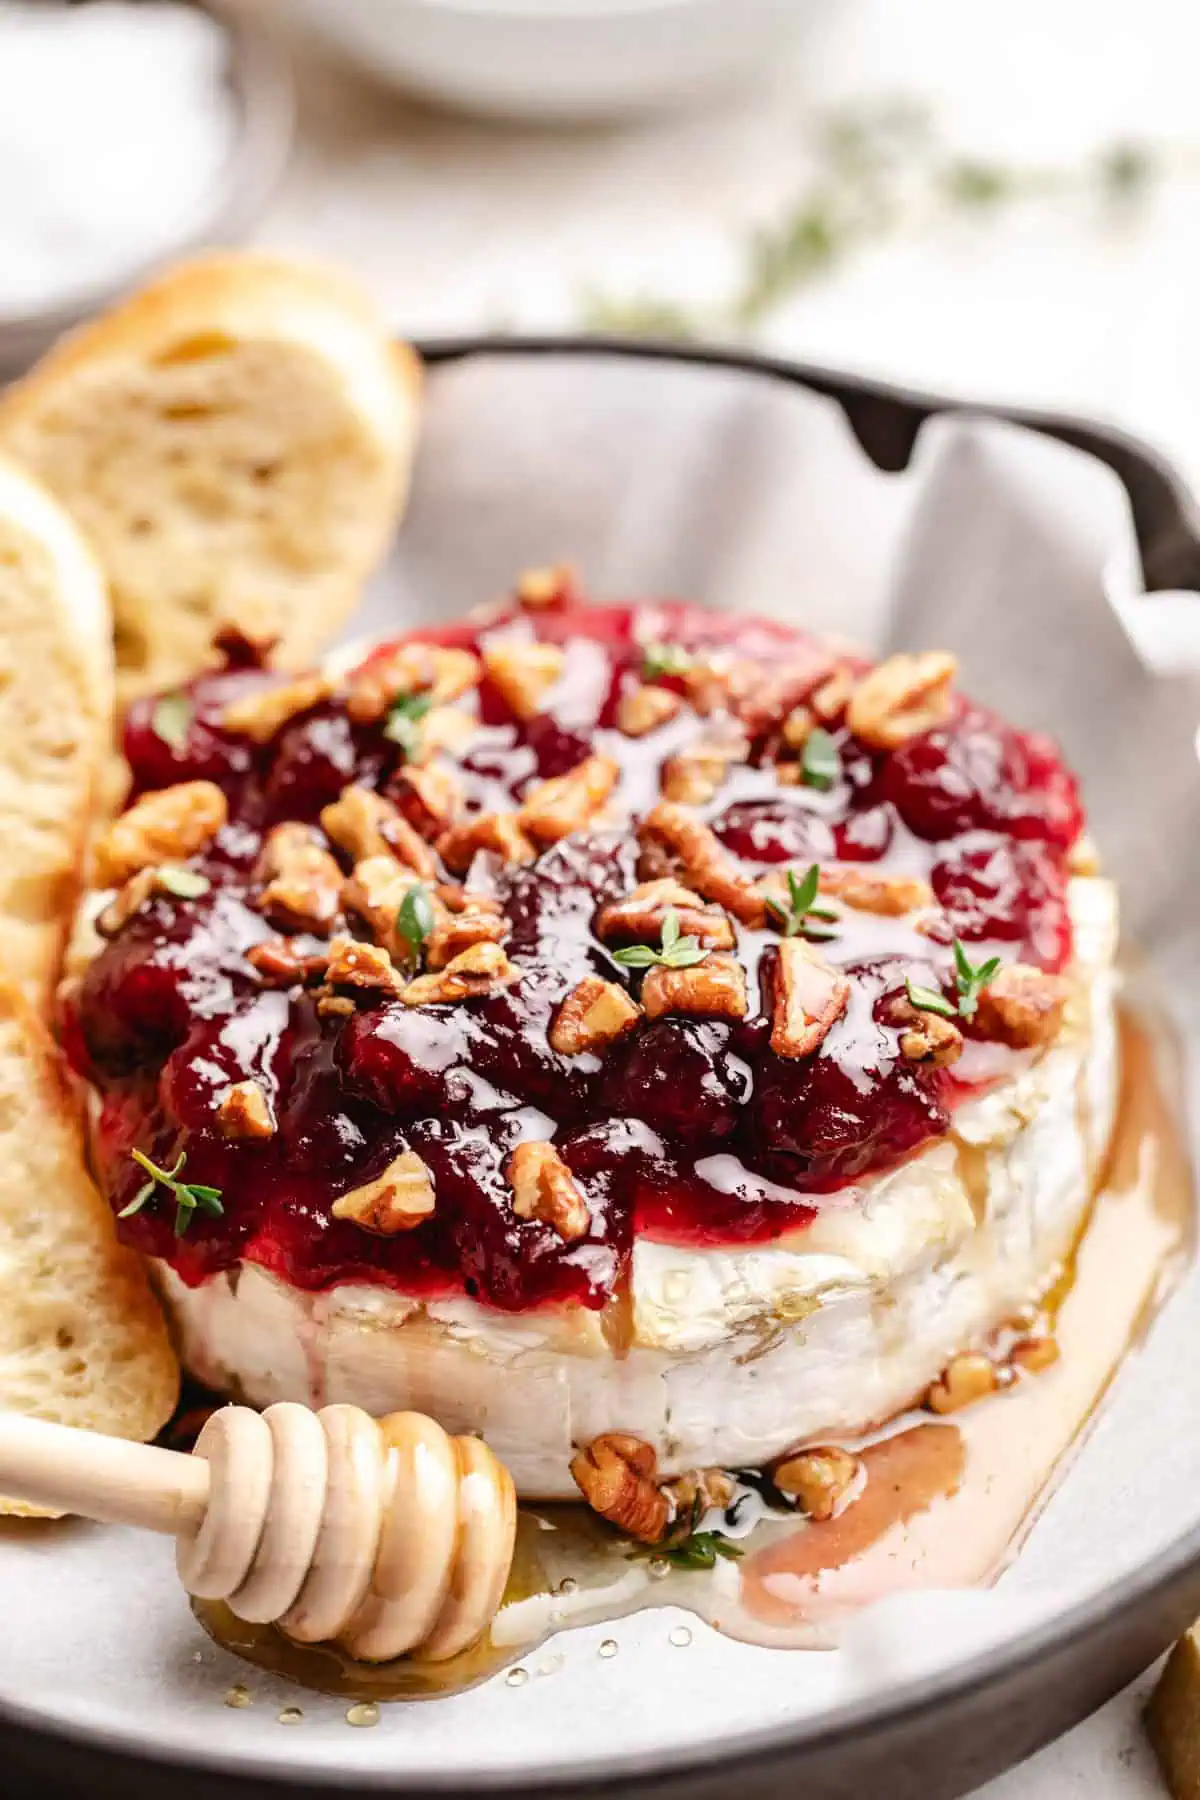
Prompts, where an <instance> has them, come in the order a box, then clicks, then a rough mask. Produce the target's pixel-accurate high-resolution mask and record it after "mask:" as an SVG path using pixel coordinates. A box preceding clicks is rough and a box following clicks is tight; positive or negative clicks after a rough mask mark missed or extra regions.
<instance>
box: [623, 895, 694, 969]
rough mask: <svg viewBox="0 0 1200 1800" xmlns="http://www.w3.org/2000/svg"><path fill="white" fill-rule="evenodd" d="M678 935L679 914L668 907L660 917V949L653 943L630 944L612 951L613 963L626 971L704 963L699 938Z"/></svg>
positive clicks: (672, 967) (689, 966)
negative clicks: (616, 963) (619, 964)
mask: <svg viewBox="0 0 1200 1800" xmlns="http://www.w3.org/2000/svg"><path fill="white" fill-rule="evenodd" d="M679 934H680V924H679V914H678V913H677V912H676V910H675V908H674V907H673V906H669V907H668V908H667V910H666V912H665V913H664V915H663V922H662V947H661V949H658V950H656V949H655V948H654V946H653V945H652V944H630V945H628V947H627V948H626V949H624V950H614V951H613V961H614V962H619V963H621V964H622V965H623V967H625V968H626V969H652V968H654V967H655V966H656V965H657V966H659V967H661V968H664V969H690V968H693V967H694V966H695V964H696V963H700V962H703V961H704V959H705V957H706V956H707V955H708V951H707V950H706V949H705V948H704V946H703V945H702V944H701V942H700V940H699V938H695V937H691V936H688V937H681V936H680V935H679Z"/></svg>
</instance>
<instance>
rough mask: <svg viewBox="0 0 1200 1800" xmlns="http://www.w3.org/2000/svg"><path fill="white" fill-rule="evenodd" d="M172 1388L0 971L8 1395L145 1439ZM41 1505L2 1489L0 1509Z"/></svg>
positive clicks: (32, 1030) (173, 1372) (50, 1055)
mask: <svg viewBox="0 0 1200 1800" xmlns="http://www.w3.org/2000/svg"><path fill="white" fill-rule="evenodd" d="M178 1394H179V1365H178V1363H177V1361H176V1359H175V1353H174V1351H173V1350H172V1348H171V1344H170V1340H169V1338H168V1336H167V1328H166V1325H165V1323H164V1320H163V1316H162V1313H161V1311H160V1309H159V1306H158V1302H157V1301H156V1299H155V1298H154V1295H153V1294H152V1293H151V1291H150V1288H149V1285H148V1283H147V1280H146V1274H145V1270H144V1269H143V1266H142V1262H141V1259H140V1257H138V1256H136V1255H135V1254H134V1252H133V1251H132V1250H127V1249H125V1248H124V1246H123V1245H121V1244H119V1243H118V1242H117V1236H116V1232H115V1231H114V1229H113V1221H112V1215H111V1213H110V1212H109V1209H108V1205H107V1202H106V1201H105V1200H104V1199H103V1198H102V1196H101V1195H100V1193H99V1192H98V1191H97V1189H96V1186H95V1184H94V1183H93V1181H92V1179H91V1177H90V1176H89V1175H88V1173H87V1168H86V1165H85V1163H84V1155H83V1144H82V1141H81V1136H80V1129H79V1125H78V1122H77V1119H76V1115H75V1110H74V1108H73V1107H72V1105H71V1101H70V1098H69V1096H68V1094H67V1091H66V1089H65V1086H64V1076H63V1071H62V1068H61V1064H60V1061H59V1058H58V1054H57V1052H56V1050H55V1048H54V1045H53V1044H52V1042H51V1040H50V1038H49V1036H48V1035H47V1033H46V1031H45V1029H44V1027H43V1026H42V1025H41V1024H39V1022H38V1020H37V1019H36V1018H35V1017H34V1015H33V1013H32V1012H31V1010H30V1008H29V1007H28V1005H27V1004H26V1002H25V1001H24V999H23V998H22V996H21V994H20V992H19V990H18V989H17V988H16V987H14V986H12V985H11V984H9V983H0V1407H4V1408H8V1409H9V1410H12V1411H16V1412H24V1413H32V1414H34V1415H35V1416H36V1417H37V1418H40V1419H55V1420H58V1421H59V1422H60V1423H62V1424H64V1425H80V1426H83V1427H85V1428H86V1429H87V1430H90V1431H104V1432H110V1433H112V1434H113V1435H115V1436H117V1437H127V1438H138V1439H146V1438H151V1437H153V1436H154V1434H155V1432H156V1431H158V1429H159V1428H160V1426H162V1425H163V1424H165V1423H166V1421H167V1419H168V1418H169V1417H170V1416H171V1412H172V1410H173V1408H174V1406H175V1402H176V1400H177V1398H178ZM34 1510H35V1509H33V1508H30V1507H27V1506H24V1505H22V1504H20V1503H19V1502H15V1501H6V1500H2V1499H0V1512H13V1513H25V1514H27V1513H30V1512H32V1511H34Z"/></svg>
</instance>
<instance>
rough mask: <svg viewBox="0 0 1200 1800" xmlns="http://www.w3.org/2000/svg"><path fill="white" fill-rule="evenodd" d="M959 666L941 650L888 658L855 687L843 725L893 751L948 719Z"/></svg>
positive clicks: (878, 747) (876, 746)
mask: <svg viewBox="0 0 1200 1800" xmlns="http://www.w3.org/2000/svg"><path fill="white" fill-rule="evenodd" d="M957 669H958V662H957V660H956V658H954V657H953V656H951V655H950V654H949V653H948V652H947V651H945V650H926V651H923V652H922V654H921V655H920V656H907V655H899V656H889V657H888V659H887V661H886V662H882V663H880V664H879V665H878V667H877V668H874V669H872V670H871V672H870V674H869V675H864V676H863V678H862V680H861V681H859V682H858V683H857V684H856V685H855V689H854V692H853V693H852V694H851V696H850V703H849V705H848V706H847V708H846V723H847V725H849V727H850V729H851V731H852V732H853V733H854V735H855V737H856V738H860V739H861V740H862V742H863V743H864V744H870V745H871V747H872V748H873V749H876V750H897V749H899V747H900V745H901V744H906V743H907V742H908V741H909V739H910V738H914V737H919V736H920V735H921V733H922V732H925V731H932V730H933V728H934V726H935V725H941V724H942V723H943V722H944V721H945V720H946V719H948V718H949V717H950V714H951V711H952V709H953V700H952V698H951V694H950V686H951V683H952V682H953V680H954V676H955V673H956V671H957Z"/></svg>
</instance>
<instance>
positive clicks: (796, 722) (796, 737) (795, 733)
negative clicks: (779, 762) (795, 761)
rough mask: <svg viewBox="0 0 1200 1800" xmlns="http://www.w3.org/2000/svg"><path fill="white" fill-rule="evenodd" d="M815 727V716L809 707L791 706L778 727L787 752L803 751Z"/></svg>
mask: <svg viewBox="0 0 1200 1800" xmlns="http://www.w3.org/2000/svg"><path fill="white" fill-rule="evenodd" d="M816 726H817V719H816V714H815V713H814V712H813V710H812V708H811V707H808V706H793V708H792V710H791V712H790V713H789V714H788V715H787V717H786V719H785V720H784V721H783V724H782V725H781V726H780V736H781V737H782V738H783V741H784V743H785V744H786V745H787V747H788V749H789V750H803V748H804V746H805V744H807V742H808V740H809V738H810V737H811V736H812V734H813V732H814V731H815V730H816Z"/></svg>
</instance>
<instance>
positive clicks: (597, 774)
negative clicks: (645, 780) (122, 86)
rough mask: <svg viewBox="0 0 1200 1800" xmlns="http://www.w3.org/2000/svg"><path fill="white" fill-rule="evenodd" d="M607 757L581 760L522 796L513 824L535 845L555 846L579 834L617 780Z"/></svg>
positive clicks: (616, 767) (617, 767)
mask: <svg viewBox="0 0 1200 1800" xmlns="http://www.w3.org/2000/svg"><path fill="white" fill-rule="evenodd" d="M620 773H621V770H620V765H619V764H618V763H615V762H614V761H613V759H612V757H611V756H585V757H584V759H583V761H582V762H581V763H577V764H576V766H575V767H574V768H573V769H569V770H568V771H567V773H566V774H565V775H555V776H553V777H552V778H551V779H550V780H549V781H539V782H538V784H537V786H536V787H534V788H531V789H530V791H529V793H528V794H527V795H526V796H525V799H524V801H523V802H522V805H521V810H520V812H519V813H518V814H517V821H518V823H519V825H520V826H521V829H522V830H523V831H524V832H525V833H526V835H527V836H529V837H531V838H533V839H534V840H535V842H537V843H539V844H556V843H557V842H558V840H559V839H560V838H565V837H569V836H570V834H571V832H573V831H582V830H583V828H584V827H585V826H586V825H587V824H588V823H589V822H590V820H591V819H592V817H593V815H594V814H595V813H597V812H599V810H600V808H601V807H602V806H603V805H604V803H605V801H606V800H607V799H608V797H609V795H610V794H611V793H612V791H613V789H614V788H615V787H616V785H617V781H618V779H619V777H620Z"/></svg>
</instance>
